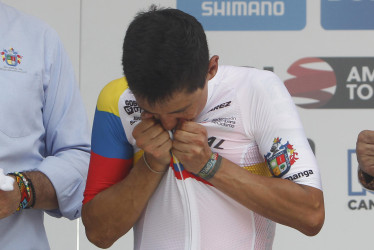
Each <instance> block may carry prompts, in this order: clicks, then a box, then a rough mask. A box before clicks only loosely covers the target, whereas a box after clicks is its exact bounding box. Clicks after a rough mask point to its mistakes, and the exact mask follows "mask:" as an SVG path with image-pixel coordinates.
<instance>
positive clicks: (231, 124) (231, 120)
mask: <svg viewBox="0 0 374 250" xmlns="http://www.w3.org/2000/svg"><path fill="white" fill-rule="evenodd" d="M212 123H214V124H217V125H219V126H223V127H227V128H235V124H236V117H228V118H216V119H213V120H212Z"/></svg>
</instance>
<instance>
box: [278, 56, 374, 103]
mask: <svg viewBox="0 0 374 250" xmlns="http://www.w3.org/2000/svg"><path fill="white" fill-rule="evenodd" d="M287 72H288V73H289V74H291V75H293V76H294V77H293V78H291V79H288V80H286V81H285V82H284V83H285V85H286V87H287V89H288V91H289V92H290V94H291V95H292V97H294V101H295V103H296V105H298V106H299V107H302V108H307V109H347V108H352V109H356V108H360V109H361V108H374V58H373V57H319V58H302V59H300V60H298V61H296V62H295V63H293V64H292V65H291V66H290V67H289V69H288V71H287Z"/></svg>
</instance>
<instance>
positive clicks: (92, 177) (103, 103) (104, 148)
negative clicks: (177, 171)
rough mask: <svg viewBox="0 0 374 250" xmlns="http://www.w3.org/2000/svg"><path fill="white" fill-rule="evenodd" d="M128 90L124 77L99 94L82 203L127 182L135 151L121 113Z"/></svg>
mask: <svg viewBox="0 0 374 250" xmlns="http://www.w3.org/2000/svg"><path fill="white" fill-rule="evenodd" d="M126 89H127V84H126V81H125V80H124V78H121V79H118V80H115V81H112V82H111V83H109V84H108V85H107V86H105V87H104V89H103V90H102V91H101V93H100V95H99V99H98V102H97V106H96V111H95V118H94V123H93V128H92V139H91V145H92V147H91V159H90V166H89V170H88V177H87V184H86V189H85V192H84V200H83V204H85V203H87V202H88V201H90V200H91V199H93V198H94V197H95V195H97V194H98V193H100V192H101V191H103V190H105V189H107V188H108V187H110V186H112V185H114V184H115V183H117V182H119V181H121V180H122V179H124V178H125V177H126V176H127V174H128V173H129V171H130V169H131V167H132V162H133V148H132V145H131V144H130V143H129V142H128V141H127V138H126V135H125V131H124V129H123V126H122V123H121V119H120V117H119V110H118V101H119V98H120V96H121V94H122V93H123V92H124V90H126Z"/></svg>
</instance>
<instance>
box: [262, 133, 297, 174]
mask: <svg viewBox="0 0 374 250" xmlns="http://www.w3.org/2000/svg"><path fill="white" fill-rule="evenodd" d="M281 141H282V138H279V137H277V138H274V141H273V145H272V146H271V149H270V152H268V153H267V154H266V155H264V157H265V160H266V162H267V164H268V167H269V169H270V172H271V173H272V174H273V176H275V177H281V176H283V175H285V174H286V173H287V172H288V171H289V170H290V168H291V166H292V165H293V164H294V163H295V161H296V160H298V159H299V158H297V155H298V153H297V152H296V151H295V149H294V148H293V145H291V144H290V143H289V142H288V141H287V143H285V144H282V143H281Z"/></svg>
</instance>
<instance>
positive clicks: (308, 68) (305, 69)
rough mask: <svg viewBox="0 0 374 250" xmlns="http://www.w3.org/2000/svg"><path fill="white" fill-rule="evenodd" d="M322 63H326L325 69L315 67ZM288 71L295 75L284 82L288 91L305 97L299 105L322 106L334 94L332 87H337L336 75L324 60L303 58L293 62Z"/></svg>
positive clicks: (308, 106)
mask: <svg viewBox="0 0 374 250" xmlns="http://www.w3.org/2000/svg"><path fill="white" fill-rule="evenodd" d="M321 64H322V65H323V64H324V67H323V69H320V68H319V67H314V66H317V65H321ZM326 66H327V67H326ZM287 72H288V73H289V74H291V75H293V76H295V78H291V79H288V80H286V81H285V82H284V84H285V85H286V87H287V89H288V91H289V92H290V94H291V95H292V96H293V97H300V98H304V99H303V100H304V102H303V101H302V102H301V103H297V105H298V106H300V107H303V108H320V107H322V106H324V105H325V104H326V103H327V102H328V101H330V99H331V98H332V97H333V96H334V93H331V88H332V87H336V76H335V73H334V71H333V70H332V68H331V67H330V66H328V64H327V63H326V62H325V61H324V60H322V59H320V58H311V57H310V58H302V59H300V60H298V61H296V62H295V63H293V64H292V65H291V66H290V67H289V69H288V71H287ZM329 88H330V89H329ZM328 89H329V90H328Z"/></svg>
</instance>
